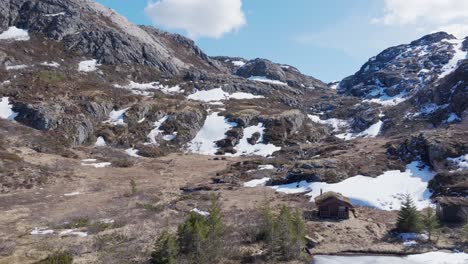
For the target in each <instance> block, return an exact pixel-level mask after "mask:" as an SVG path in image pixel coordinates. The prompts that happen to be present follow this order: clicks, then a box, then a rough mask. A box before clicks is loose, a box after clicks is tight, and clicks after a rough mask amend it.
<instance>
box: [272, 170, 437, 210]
mask: <svg viewBox="0 0 468 264" xmlns="http://www.w3.org/2000/svg"><path fill="white" fill-rule="evenodd" d="M434 175H435V173H434V172H432V171H431V170H430V169H429V168H428V167H427V166H424V167H423V165H422V164H420V162H416V161H415V162H412V163H410V164H408V165H407V166H406V170H405V171H404V172H400V171H399V170H394V171H387V172H385V173H384V174H382V175H380V176H378V177H376V178H372V177H366V176H362V175H358V176H354V177H351V178H348V179H346V180H344V181H342V182H339V183H332V184H328V183H325V182H312V183H307V182H305V181H302V182H299V183H292V184H286V185H279V186H274V187H272V188H273V189H275V190H276V191H278V192H282V193H307V195H308V196H311V197H312V200H313V199H314V198H315V197H317V196H319V195H320V191H321V190H323V192H327V191H333V192H339V193H342V194H343V195H344V196H347V197H349V198H350V199H351V202H352V203H353V204H354V205H362V206H369V207H375V208H379V209H381V210H398V209H400V207H401V203H402V201H403V200H404V196H405V195H406V194H409V195H410V196H411V198H412V199H413V201H414V202H415V205H416V207H417V208H418V209H423V208H425V207H427V206H428V205H429V204H430V202H431V200H430V192H429V190H428V189H427V184H428V182H429V181H430V180H431V179H432V178H433V177H434Z"/></svg>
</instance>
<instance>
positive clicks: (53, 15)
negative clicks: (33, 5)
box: [44, 12, 66, 17]
mask: <svg viewBox="0 0 468 264" xmlns="http://www.w3.org/2000/svg"><path fill="white" fill-rule="evenodd" d="M65 14H66V13H65V12H60V13H55V14H44V16H45V17H57V16H64V15H65Z"/></svg>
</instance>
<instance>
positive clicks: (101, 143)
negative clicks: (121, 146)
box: [94, 137, 106, 147]
mask: <svg viewBox="0 0 468 264" xmlns="http://www.w3.org/2000/svg"><path fill="white" fill-rule="evenodd" d="M94 146H96V147H104V146H106V140H104V138H103V137H98V138H97V140H96V143H94Z"/></svg>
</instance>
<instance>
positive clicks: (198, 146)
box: [188, 112, 237, 155]
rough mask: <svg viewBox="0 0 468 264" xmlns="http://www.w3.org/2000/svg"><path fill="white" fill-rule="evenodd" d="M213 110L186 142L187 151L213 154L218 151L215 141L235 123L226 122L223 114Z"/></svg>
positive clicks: (222, 136) (234, 125)
mask: <svg viewBox="0 0 468 264" xmlns="http://www.w3.org/2000/svg"><path fill="white" fill-rule="evenodd" d="M218 114H219V113H218V112H213V113H211V114H210V115H208V116H207V117H206V120H205V124H204V125H203V127H202V128H201V129H200V131H198V133H197V135H196V136H195V138H194V139H193V140H192V141H191V142H190V143H189V144H188V151H190V152H192V153H198V154H203V155H215V153H216V152H217V151H218V148H217V146H216V143H215V142H216V141H218V140H221V139H223V138H225V137H226V136H225V133H226V132H227V131H228V130H230V129H231V128H233V127H236V126H237V124H236V123H233V122H228V121H227V120H225V119H224V116H219V115H218Z"/></svg>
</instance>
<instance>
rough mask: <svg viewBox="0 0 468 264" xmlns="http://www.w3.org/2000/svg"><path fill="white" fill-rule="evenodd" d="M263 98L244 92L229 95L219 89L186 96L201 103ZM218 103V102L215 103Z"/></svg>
mask: <svg viewBox="0 0 468 264" xmlns="http://www.w3.org/2000/svg"><path fill="white" fill-rule="evenodd" d="M258 98H264V97H263V96H261V95H253V94H250V93H244V92H235V93H232V94H229V93H227V92H225V91H223V89H221V88H216V89H211V90H207V91H197V92H195V93H193V94H191V95H189V96H188V99H190V100H194V101H201V102H213V101H222V100H229V99H238V100H241V99H258ZM216 103H218V102H216Z"/></svg>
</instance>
